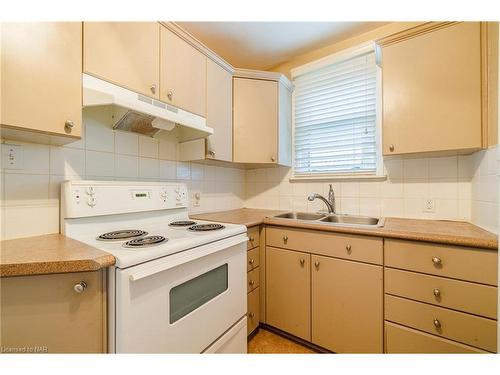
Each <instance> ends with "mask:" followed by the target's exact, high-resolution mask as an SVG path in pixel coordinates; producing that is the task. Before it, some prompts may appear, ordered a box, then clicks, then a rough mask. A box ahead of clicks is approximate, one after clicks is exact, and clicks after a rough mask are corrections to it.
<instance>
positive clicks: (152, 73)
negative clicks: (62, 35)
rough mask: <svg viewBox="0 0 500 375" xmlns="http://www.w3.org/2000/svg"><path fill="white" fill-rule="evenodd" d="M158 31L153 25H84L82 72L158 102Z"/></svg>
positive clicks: (90, 23)
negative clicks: (155, 99)
mask: <svg viewBox="0 0 500 375" xmlns="http://www.w3.org/2000/svg"><path fill="white" fill-rule="evenodd" d="M159 27H160V26H159V24H158V23H156V22H85V23H84V25H83V31H84V37H83V48H84V50H83V51H84V52H83V53H84V55H83V57H84V63H83V64H84V65H83V68H84V71H85V72H86V73H89V74H91V75H93V76H96V77H99V78H102V79H104V80H106V81H109V82H111V83H114V84H116V85H118V86H122V87H125V88H127V89H129V90H132V91H135V92H138V93H141V94H144V95H147V96H150V97H153V98H158V97H159V96H158V92H159V90H158V86H159V63H160V55H159V50H160V48H159V38H160V35H159V33H160V31H159Z"/></svg>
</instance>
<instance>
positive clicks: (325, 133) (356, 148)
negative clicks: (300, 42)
mask: <svg viewBox="0 0 500 375" xmlns="http://www.w3.org/2000/svg"><path fill="white" fill-rule="evenodd" d="M293 82H294V84H295V92H294V95H295V138H294V139H295V160H294V170H295V175H296V176H300V175H318V174H336V173H337V174H349V173H365V174H371V173H372V174H375V173H376V170H377V137H376V131H377V127H376V124H377V120H376V113H377V110H376V109H377V68H376V63H375V52H374V51H369V52H364V53H362V54H361V55H359V54H358V55H356V56H353V57H350V58H347V59H343V60H342V61H339V62H335V63H331V64H329V65H326V66H322V67H320V68H318V69H314V70H308V71H307V72H305V73H303V74H301V75H298V76H296V77H294V79H293Z"/></svg>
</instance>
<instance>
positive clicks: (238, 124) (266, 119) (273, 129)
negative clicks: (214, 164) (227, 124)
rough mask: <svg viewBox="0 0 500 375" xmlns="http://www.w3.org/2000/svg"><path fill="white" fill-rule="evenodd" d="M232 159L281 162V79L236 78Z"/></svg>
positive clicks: (246, 161)
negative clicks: (279, 85) (279, 109)
mask: <svg viewBox="0 0 500 375" xmlns="http://www.w3.org/2000/svg"><path fill="white" fill-rule="evenodd" d="M233 161H234V162H237V163H277V162H278V83H277V82H275V81H265V80H259V79H250V78H238V77H235V78H233Z"/></svg>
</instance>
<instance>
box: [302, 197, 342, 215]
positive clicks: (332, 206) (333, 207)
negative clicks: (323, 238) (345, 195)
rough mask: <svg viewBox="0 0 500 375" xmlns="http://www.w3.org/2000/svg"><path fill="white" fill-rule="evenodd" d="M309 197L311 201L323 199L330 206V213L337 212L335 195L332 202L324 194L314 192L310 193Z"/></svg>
mask: <svg viewBox="0 0 500 375" xmlns="http://www.w3.org/2000/svg"><path fill="white" fill-rule="evenodd" d="M307 199H308V200H309V201H311V202H312V201H313V200H315V199H319V200H322V201H323V202H324V203H325V204H326V207H327V208H328V213H330V214H334V213H335V197H333V200H332V202H330V201H329V200H328V199H326V198H325V197H323V196H322V195H320V194H318V193H312V194H311V195H309V196H308V197H307Z"/></svg>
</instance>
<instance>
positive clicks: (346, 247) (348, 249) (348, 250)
mask: <svg viewBox="0 0 500 375" xmlns="http://www.w3.org/2000/svg"><path fill="white" fill-rule="evenodd" d="M345 249H346V250H347V252H348V253H349V254H350V253H351V245H349V244H347V245H345Z"/></svg>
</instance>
